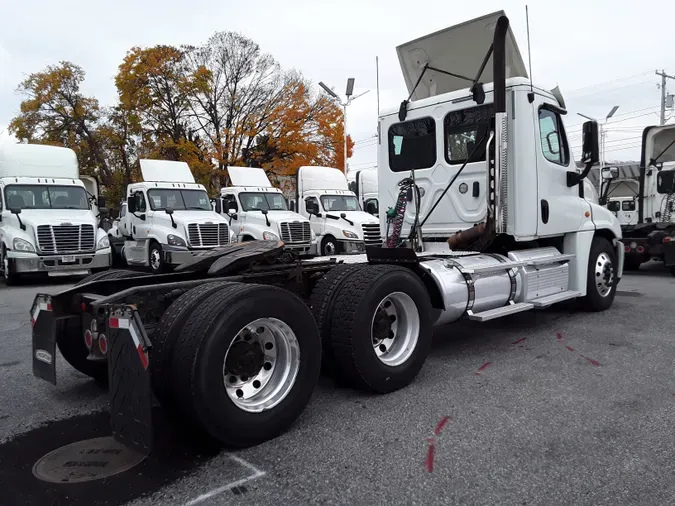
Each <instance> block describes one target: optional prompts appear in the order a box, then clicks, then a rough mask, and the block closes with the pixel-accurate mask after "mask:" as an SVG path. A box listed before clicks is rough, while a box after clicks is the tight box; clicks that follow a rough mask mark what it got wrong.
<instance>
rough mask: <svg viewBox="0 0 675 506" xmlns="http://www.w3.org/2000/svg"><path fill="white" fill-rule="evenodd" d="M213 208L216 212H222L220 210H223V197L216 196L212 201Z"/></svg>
mask: <svg viewBox="0 0 675 506" xmlns="http://www.w3.org/2000/svg"><path fill="white" fill-rule="evenodd" d="M214 210H215V211H216V212H217V213H218V214H222V212H223V199H222V198H221V197H218V198H217V199H216V200H215V201H214Z"/></svg>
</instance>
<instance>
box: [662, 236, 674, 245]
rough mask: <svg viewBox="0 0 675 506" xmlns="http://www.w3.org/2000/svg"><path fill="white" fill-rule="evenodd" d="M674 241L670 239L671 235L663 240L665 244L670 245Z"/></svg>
mask: <svg viewBox="0 0 675 506" xmlns="http://www.w3.org/2000/svg"><path fill="white" fill-rule="evenodd" d="M672 240H673V238H672V237H670V236H669V235H667V236H665V237H664V238H663V244H668V243H669V242H670V241H672Z"/></svg>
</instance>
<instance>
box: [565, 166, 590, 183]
mask: <svg viewBox="0 0 675 506" xmlns="http://www.w3.org/2000/svg"><path fill="white" fill-rule="evenodd" d="M591 167H593V163H592V162H589V163H587V164H586V167H585V168H584V171H583V172H582V173H581V174H579V173H578V172H574V171H571V170H568V171H567V187H568V188H572V186H575V185H578V184H579V183H581V182H582V181H583V180H584V179H586V176H588V173H589V172H590V171H591Z"/></svg>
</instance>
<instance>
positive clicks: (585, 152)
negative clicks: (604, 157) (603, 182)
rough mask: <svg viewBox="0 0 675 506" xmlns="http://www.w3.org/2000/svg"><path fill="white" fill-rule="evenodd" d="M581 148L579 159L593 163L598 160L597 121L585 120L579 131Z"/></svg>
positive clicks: (586, 162)
mask: <svg viewBox="0 0 675 506" xmlns="http://www.w3.org/2000/svg"><path fill="white" fill-rule="evenodd" d="M581 132H582V133H581V138H582V142H581V145H582V148H581V151H582V153H581V161H582V162H583V163H585V164H589V163H590V164H595V163H598V162H599V161H600V143H599V142H598V139H599V136H598V122H597V121H587V122H586V123H584V125H583V127H582V131H581Z"/></svg>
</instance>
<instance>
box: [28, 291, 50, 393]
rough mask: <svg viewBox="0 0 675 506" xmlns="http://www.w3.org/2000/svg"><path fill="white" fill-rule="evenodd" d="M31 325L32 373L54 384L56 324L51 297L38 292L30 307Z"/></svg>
mask: <svg viewBox="0 0 675 506" xmlns="http://www.w3.org/2000/svg"><path fill="white" fill-rule="evenodd" d="M30 319H31V324H32V325H33V375H34V376H36V377H38V378H41V379H43V380H45V381H49V382H50V383H51V384H53V385H56V324H55V320H54V313H53V312H52V298H51V296H49V295H44V294H38V295H37V296H36V297H35V300H34V301H33V306H32V307H31V309H30Z"/></svg>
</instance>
